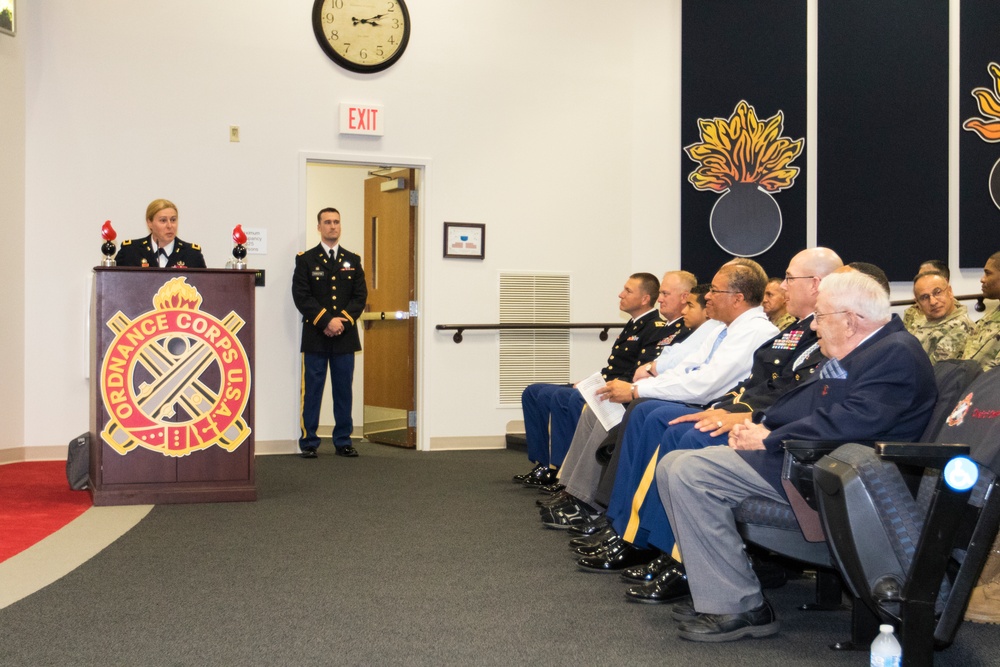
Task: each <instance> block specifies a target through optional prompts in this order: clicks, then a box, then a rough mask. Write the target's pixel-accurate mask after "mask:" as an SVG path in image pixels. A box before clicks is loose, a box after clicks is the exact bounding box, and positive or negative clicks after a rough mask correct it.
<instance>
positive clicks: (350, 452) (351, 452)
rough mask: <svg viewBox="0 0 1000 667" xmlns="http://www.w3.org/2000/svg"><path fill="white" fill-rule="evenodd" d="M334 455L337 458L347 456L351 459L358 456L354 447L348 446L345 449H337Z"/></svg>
mask: <svg viewBox="0 0 1000 667" xmlns="http://www.w3.org/2000/svg"><path fill="white" fill-rule="evenodd" d="M336 454H337V456H347V457H351V458H353V457H355V456H357V455H358V450H356V449H354V447H352V446H350V445H347V446H346V447H337V451H336Z"/></svg>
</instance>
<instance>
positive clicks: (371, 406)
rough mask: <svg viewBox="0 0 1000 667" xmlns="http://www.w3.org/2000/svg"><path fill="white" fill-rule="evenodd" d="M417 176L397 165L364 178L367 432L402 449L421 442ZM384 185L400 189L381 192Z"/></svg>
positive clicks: (371, 436)
mask: <svg viewBox="0 0 1000 667" xmlns="http://www.w3.org/2000/svg"><path fill="white" fill-rule="evenodd" d="M414 174H415V171H414V170H413V169H398V170H394V171H392V172H388V173H386V174H385V177H382V176H373V177H372V178H369V179H367V180H366V181H365V225H366V229H365V255H364V262H365V274H366V276H368V308H367V312H366V314H365V315H363V316H362V317H363V318H364V347H365V353H364V428H363V433H364V436H365V438H367V439H368V440H370V441H371V442H380V443H384V444H389V445H398V446H401V447H415V446H416V443H417V437H416V417H415V407H416V401H415V391H416V384H415V377H416V354H415V352H416V322H415V321H414V320H413V319H411V318H410V302H412V301H414V300H415V298H416V289H415V285H416V252H415V244H414V239H415V233H414V232H415V225H416V207H415V206H413V205H411V199H410V193H411V192H412V191H414V190H415V189H416V188H415V187H414V182H413V179H414ZM398 179H402V180H401V181H400V180H398ZM383 184H392V185H393V187H396V188H398V189H391V190H388V191H383V188H382V185H383ZM400 185H401V186H402V187H399V186H400Z"/></svg>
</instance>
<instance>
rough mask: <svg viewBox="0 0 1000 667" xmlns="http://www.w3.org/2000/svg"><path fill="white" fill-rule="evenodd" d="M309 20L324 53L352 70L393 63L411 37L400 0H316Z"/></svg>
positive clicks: (376, 68)
mask: <svg viewBox="0 0 1000 667" xmlns="http://www.w3.org/2000/svg"><path fill="white" fill-rule="evenodd" d="M312 24H313V32H315V33H316V39H317V40H318V41H319V45H320V47H322V49H323V51H324V53H326V55H328V56H329V57H330V59H331V60H333V62H335V63H337V64H338V65H340V66H341V67H343V68H345V69H349V70H351V71H352V72H362V73H367V72H380V71H382V70H384V69H386V68H388V67H390V66H392V65H393V64H394V63H395V62H396V61H397V60H399V58H400V56H402V55H403V51H405V50H406V43H407V42H408V41H409V40H410V13H409V11H407V9H406V3H405V2H404V1H403V0H315V2H314V3H313V11H312Z"/></svg>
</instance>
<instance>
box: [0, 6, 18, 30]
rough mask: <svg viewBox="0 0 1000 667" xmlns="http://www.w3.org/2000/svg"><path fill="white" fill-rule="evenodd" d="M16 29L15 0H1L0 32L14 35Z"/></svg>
mask: <svg viewBox="0 0 1000 667" xmlns="http://www.w3.org/2000/svg"><path fill="white" fill-rule="evenodd" d="M16 30H17V22H16V21H15V19H14V0H0V33H4V34H7V35H11V36H13V35H14V33H15V31H16Z"/></svg>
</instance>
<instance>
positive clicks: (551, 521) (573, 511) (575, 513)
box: [542, 502, 597, 530]
mask: <svg viewBox="0 0 1000 667" xmlns="http://www.w3.org/2000/svg"><path fill="white" fill-rule="evenodd" d="M595 516H597V514H596V511H595V510H594V508H593V507H591V506H590V505H585V504H584V503H581V502H573V503H570V504H569V506H566V507H562V508H559V509H555V508H552V509H549V510H548V516H546V513H545V512H543V513H542V523H543V524H544V525H545V527H546V528H554V529H556V530H566V529H567V528H569V527H570V526H579V525H581V524H584V523H587V522H588V521H590V520H591V519H593V518H594V517H595Z"/></svg>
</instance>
